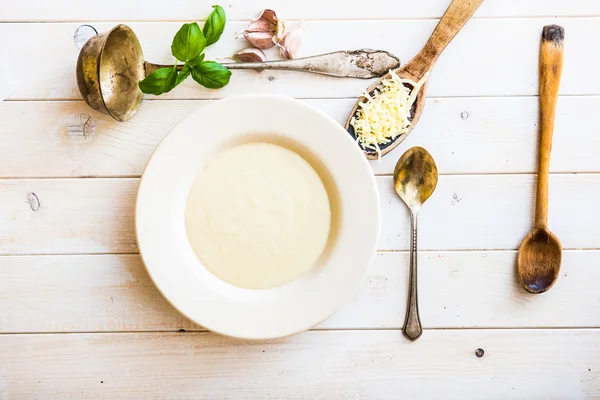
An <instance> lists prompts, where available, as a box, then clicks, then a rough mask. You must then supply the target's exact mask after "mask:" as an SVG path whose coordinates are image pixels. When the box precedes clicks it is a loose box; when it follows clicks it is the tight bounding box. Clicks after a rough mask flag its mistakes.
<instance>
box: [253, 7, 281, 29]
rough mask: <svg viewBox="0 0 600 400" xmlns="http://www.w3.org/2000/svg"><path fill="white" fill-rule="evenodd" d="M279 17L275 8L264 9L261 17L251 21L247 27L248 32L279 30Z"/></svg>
mask: <svg viewBox="0 0 600 400" xmlns="http://www.w3.org/2000/svg"><path fill="white" fill-rule="evenodd" d="M278 25H279V19H278V18H277V14H275V11H273V10H269V9H267V10H264V11H263V12H262V14H261V15H260V17H258V18H257V19H255V20H253V21H250V23H249V24H248V26H247V27H246V32H273V33H275V32H277V27H278Z"/></svg>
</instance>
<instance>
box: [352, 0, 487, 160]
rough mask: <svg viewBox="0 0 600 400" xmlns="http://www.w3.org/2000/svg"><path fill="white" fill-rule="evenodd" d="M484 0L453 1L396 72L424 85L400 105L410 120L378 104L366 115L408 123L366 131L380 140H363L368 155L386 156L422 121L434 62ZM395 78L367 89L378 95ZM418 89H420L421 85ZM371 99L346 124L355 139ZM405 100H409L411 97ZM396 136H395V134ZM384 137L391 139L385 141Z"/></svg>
mask: <svg viewBox="0 0 600 400" xmlns="http://www.w3.org/2000/svg"><path fill="white" fill-rule="evenodd" d="M482 2H483V0H453V1H452V3H450V6H449V7H448V9H447V10H446V12H445V13H444V15H443V16H442V19H441V20H440V22H439V23H438V25H437V27H436V28H435V30H434V31H433V34H432V35H431V37H430V38H429V40H428V41H427V43H426V44H425V46H424V47H423V49H422V50H421V51H420V52H419V53H418V54H417V55H416V56H415V57H414V58H413V59H412V60H410V62H408V63H407V64H405V65H404V66H403V67H401V68H399V69H397V70H395V71H393V72H392V73H394V74H396V75H397V76H398V77H400V78H402V79H407V80H410V81H412V82H413V84H410V83H407V82H404V85H405V86H406V87H407V88H408V89H410V90H413V89H415V84H417V83H419V82H422V86H420V91H418V93H417V94H416V98H415V100H414V102H413V103H412V104H408V102H406V103H405V104H400V106H404V107H406V108H408V109H409V110H410V112H409V111H408V110H407V112H406V117H405V118H407V119H408V120H407V121H393V120H394V119H397V118H402V116H398V115H397V114H398V113H396V112H394V111H393V110H394V109H393V108H387V107H386V108H383V107H377V109H371V110H370V112H369V115H367V116H366V117H368V118H369V119H371V120H374V121H376V120H377V119H378V118H384V119H388V122H395V123H394V124H393V125H397V124H398V123H400V125H404V126H405V129H403V130H402V131H401V132H387V133H386V132H384V131H385V127H384V128H383V130H384V131H382V132H377V134H375V133H374V132H366V133H365V134H366V135H374V136H373V137H370V139H371V141H372V142H373V141H376V142H377V146H369V147H365V145H364V141H360V140H359V144H360V145H361V148H362V149H363V151H364V152H365V155H366V156H367V158H369V159H377V158H379V156H380V155H381V156H383V155H385V154H387V153H389V152H390V151H391V150H393V149H394V148H395V147H396V146H398V145H399V144H400V143H401V142H402V141H403V140H404V139H405V138H406V137H407V136H408V134H409V133H410V132H411V131H412V129H413V128H414V126H415V125H416V124H417V122H418V121H419V118H420V117H421V114H422V113H423V109H424V108H425V91H426V89H427V81H426V80H427V77H428V75H429V72H430V71H431V69H432V68H433V65H434V64H435V62H436V61H437V59H438V57H439V56H440V54H442V51H444V49H445V48H446V46H447V45H448V44H449V43H450V42H451V41H452V39H453V38H454V37H455V36H456V34H457V33H458V32H459V31H460V30H461V29H462V27H463V26H464V25H465V24H466V22H467V21H468V20H469V19H470V18H471V16H472V15H473V13H475V10H477V8H478V7H479V5H480V4H481V3H482ZM391 78H392V77H391V75H390V74H388V75H386V76H384V77H383V78H382V79H380V80H378V81H377V82H375V83H374V84H373V85H371V86H370V87H369V88H368V89H367V93H369V94H370V95H371V96H374V95H376V93H375V90H376V89H377V90H378V91H379V89H380V87H381V86H382V82H383V81H385V80H387V83H388V84H389V83H393V82H391V81H390V79H391ZM409 86H410V87H409ZM417 90H419V86H418V85H417ZM405 97H409V96H405ZM413 97H414V96H413ZM367 100H368V99H367V98H366V97H365V96H363V97H361V98H360V99H359V100H358V102H357V103H356V105H355V106H354V108H353V109H352V112H351V113H350V116H349V117H348V121H347V122H346V125H345V128H346V130H347V131H348V133H350V135H352V136H353V137H354V138H355V139H357V135H363V133H362V132H357V129H355V127H354V126H353V125H356V121H354V122H355V123H353V119H358V118H360V116H361V112H360V110H359V107H360V105H361V103H364V102H366V101H367ZM405 100H409V99H408V98H407V99H405ZM390 112H392V113H393V114H394V115H390ZM386 113H387V115H386ZM392 135H393V137H391V136H392ZM382 140H387V141H386V142H382ZM377 147H378V148H379V151H377ZM379 153H380V154H379Z"/></svg>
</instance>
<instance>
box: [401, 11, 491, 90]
mask: <svg viewBox="0 0 600 400" xmlns="http://www.w3.org/2000/svg"><path fill="white" fill-rule="evenodd" d="M481 3H483V0H454V1H453V2H452V3H450V6H449V7H448V9H447V10H446V12H445V13H444V15H443V16H442V19H441V20H440V22H439V23H438V25H437V26H436V28H435V30H434V31H433V33H432V34H431V37H430V38H429V40H428V41H427V43H426V44H425V46H424V47H423V49H422V50H421V51H420V52H419V54H417V55H416V57H415V58H413V59H412V60H411V61H410V62H409V63H408V64H406V65H405V66H404V70H406V71H408V72H410V73H411V74H412V75H414V76H415V78H422V77H423V76H424V75H425V73H427V72H428V71H429V70H431V68H432V67H433V64H434V63H435V62H436V60H437V59H438V57H439V56H440V54H442V51H444V49H445V48H446V46H448V43H450V42H451V41H452V39H454V36H456V34H457V33H458V32H459V31H460V30H461V29H462V27H463V26H464V25H465V24H466V23H467V21H468V20H469V19H470V18H471V16H472V15H473V14H474V13H475V11H476V10H477V8H479V5H480V4H481Z"/></svg>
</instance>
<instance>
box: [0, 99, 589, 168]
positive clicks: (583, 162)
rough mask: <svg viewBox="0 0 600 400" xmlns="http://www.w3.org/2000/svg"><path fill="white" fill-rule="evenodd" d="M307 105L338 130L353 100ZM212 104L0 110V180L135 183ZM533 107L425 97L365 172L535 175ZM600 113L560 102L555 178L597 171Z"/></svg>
mask: <svg viewBox="0 0 600 400" xmlns="http://www.w3.org/2000/svg"><path fill="white" fill-rule="evenodd" d="M304 101H306V102H307V103H309V104H311V105H313V106H315V107H317V108H319V109H321V110H323V111H324V112H326V113H327V114H329V115H330V116H332V117H333V118H335V119H336V120H337V121H338V122H339V123H340V124H343V123H345V120H346V118H347V114H348V112H349V110H350V109H351V108H352V105H353V103H354V100H352V99H318V100H317V99H313V100H304ZM210 102H211V101H187V100H175V101H146V102H144V103H143V105H142V108H141V109H140V112H139V113H138V115H136V117H135V118H134V119H132V120H131V121H129V122H127V123H118V122H115V121H114V120H112V118H110V117H108V116H105V115H103V114H99V113H95V112H93V111H92V110H90V109H89V108H88V107H87V105H85V103H83V102H81V101H72V102H71V101H68V102H56V101H50V102H37V101H36V102H29V101H25V102H21V101H19V102H4V103H1V104H0V121H2V123H1V124H2V125H1V126H2V129H0V140H1V141H2V143H3V145H2V146H0V176H2V177H12V178H27V177H37V178H41V177H85V176H99V177H111V176H140V175H141V173H142V172H143V169H144V166H145V164H146V162H147V161H148V158H149V157H150V155H151V153H152V151H154V148H155V147H156V145H157V144H158V142H159V141H160V140H161V139H162V138H163V137H164V136H165V135H166V134H167V133H168V132H169V131H170V130H171V129H172V128H173V127H174V126H175V125H176V124H177V123H178V122H179V121H181V120H182V119H183V118H185V117H186V116H187V115H189V114H190V113H192V112H193V111H194V110H196V109H197V108H200V107H203V106H204V105H206V104H208V103H210ZM537 103H538V99H537V97H512V98H497V97H494V98H463V97H460V98H436V99H430V100H429V101H428V104H427V107H426V108H425V116H424V117H423V118H422V119H421V121H420V122H419V124H418V125H417V127H416V128H415V130H414V131H413V133H412V134H411V136H410V137H409V138H408V139H407V140H406V141H405V142H404V143H403V144H402V145H400V146H399V147H398V149H397V150H395V151H394V152H393V153H391V154H389V155H387V156H386V157H384V158H383V159H382V160H381V161H376V162H372V163H371V165H372V166H373V170H374V172H375V173H376V174H391V173H392V172H393V169H394V165H395V163H396V161H397V159H398V158H399V157H400V155H401V154H402V152H404V151H405V150H406V149H407V148H409V147H411V146H414V145H419V146H423V147H425V148H427V149H429V151H430V152H431V153H432V154H433V156H434V157H435V160H436V163H437V165H438V169H439V171H440V173H442V174H465V173H467V174H473V173H534V172H535V171H536V169H537V166H536V154H537V138H538V129H537V119H538V107H537ZM599 108H600V96H581V97H580V96H573V97H571V96H568V97H561V98H560V100H559V105H558V115H557V119H556V128H555V134H554V146H553V149H552V161H551V171H552V172H600V158H598V157H597V149H598V148H600V135H598V133H597V131H596V129H595V126H596V124H595V115H596V110H598V109H599ZM159 114H160V118H156V116H157V115H159ZM573 154H577V156H576V157H574V156H573Z"/></svg>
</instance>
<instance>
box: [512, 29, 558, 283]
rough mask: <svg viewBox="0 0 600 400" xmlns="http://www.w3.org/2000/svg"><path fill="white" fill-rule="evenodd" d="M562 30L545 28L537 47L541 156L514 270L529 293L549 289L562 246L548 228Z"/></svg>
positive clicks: (556, 271)
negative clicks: (528, 224) (531, 219)
mask: <svg viewBox="0 0 600 400" xmlns="http://www.w3.org/2000/svg"><path fill="white" fill-rule="evenodd" d="M564 36H565V32H564V29H563V28H562V27H560V26H558V25H548V26H545V27H544V30H543V33H542V43H541V46H540V100H539V101H540V132H541V138H540V149H539V152H540V155H539V166H538V185H537V198H536V207H535V226H534V228H533V231H531V233H529V234H528V235H527V236H525V238H524V239H523V241H522V242H521V246H520V247H519V257H518V259H517V269H518V273H519V280H520V281H521V284H522V285H523V288H524V289H525V290H526V291H528V292H529V293H534V294H537V293H543V292H545V291H547V290H548V289H550V288H551V287H552V285H554V282H556V279H557V278H558V273H559V271H560V263H561V259H562V246H561V244H560V241H559V240H558V238H557V237H556V236H555V235H554V234H553V233H552V232H550V230H549V229H548V172H549V169H550V151H551V149H552V133H553V131H554V115H555V113H556V102H557V100H558V87H559V84H560V75H561V73H562V67H563V48H564V47H563V41H564Z"/></svg>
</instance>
